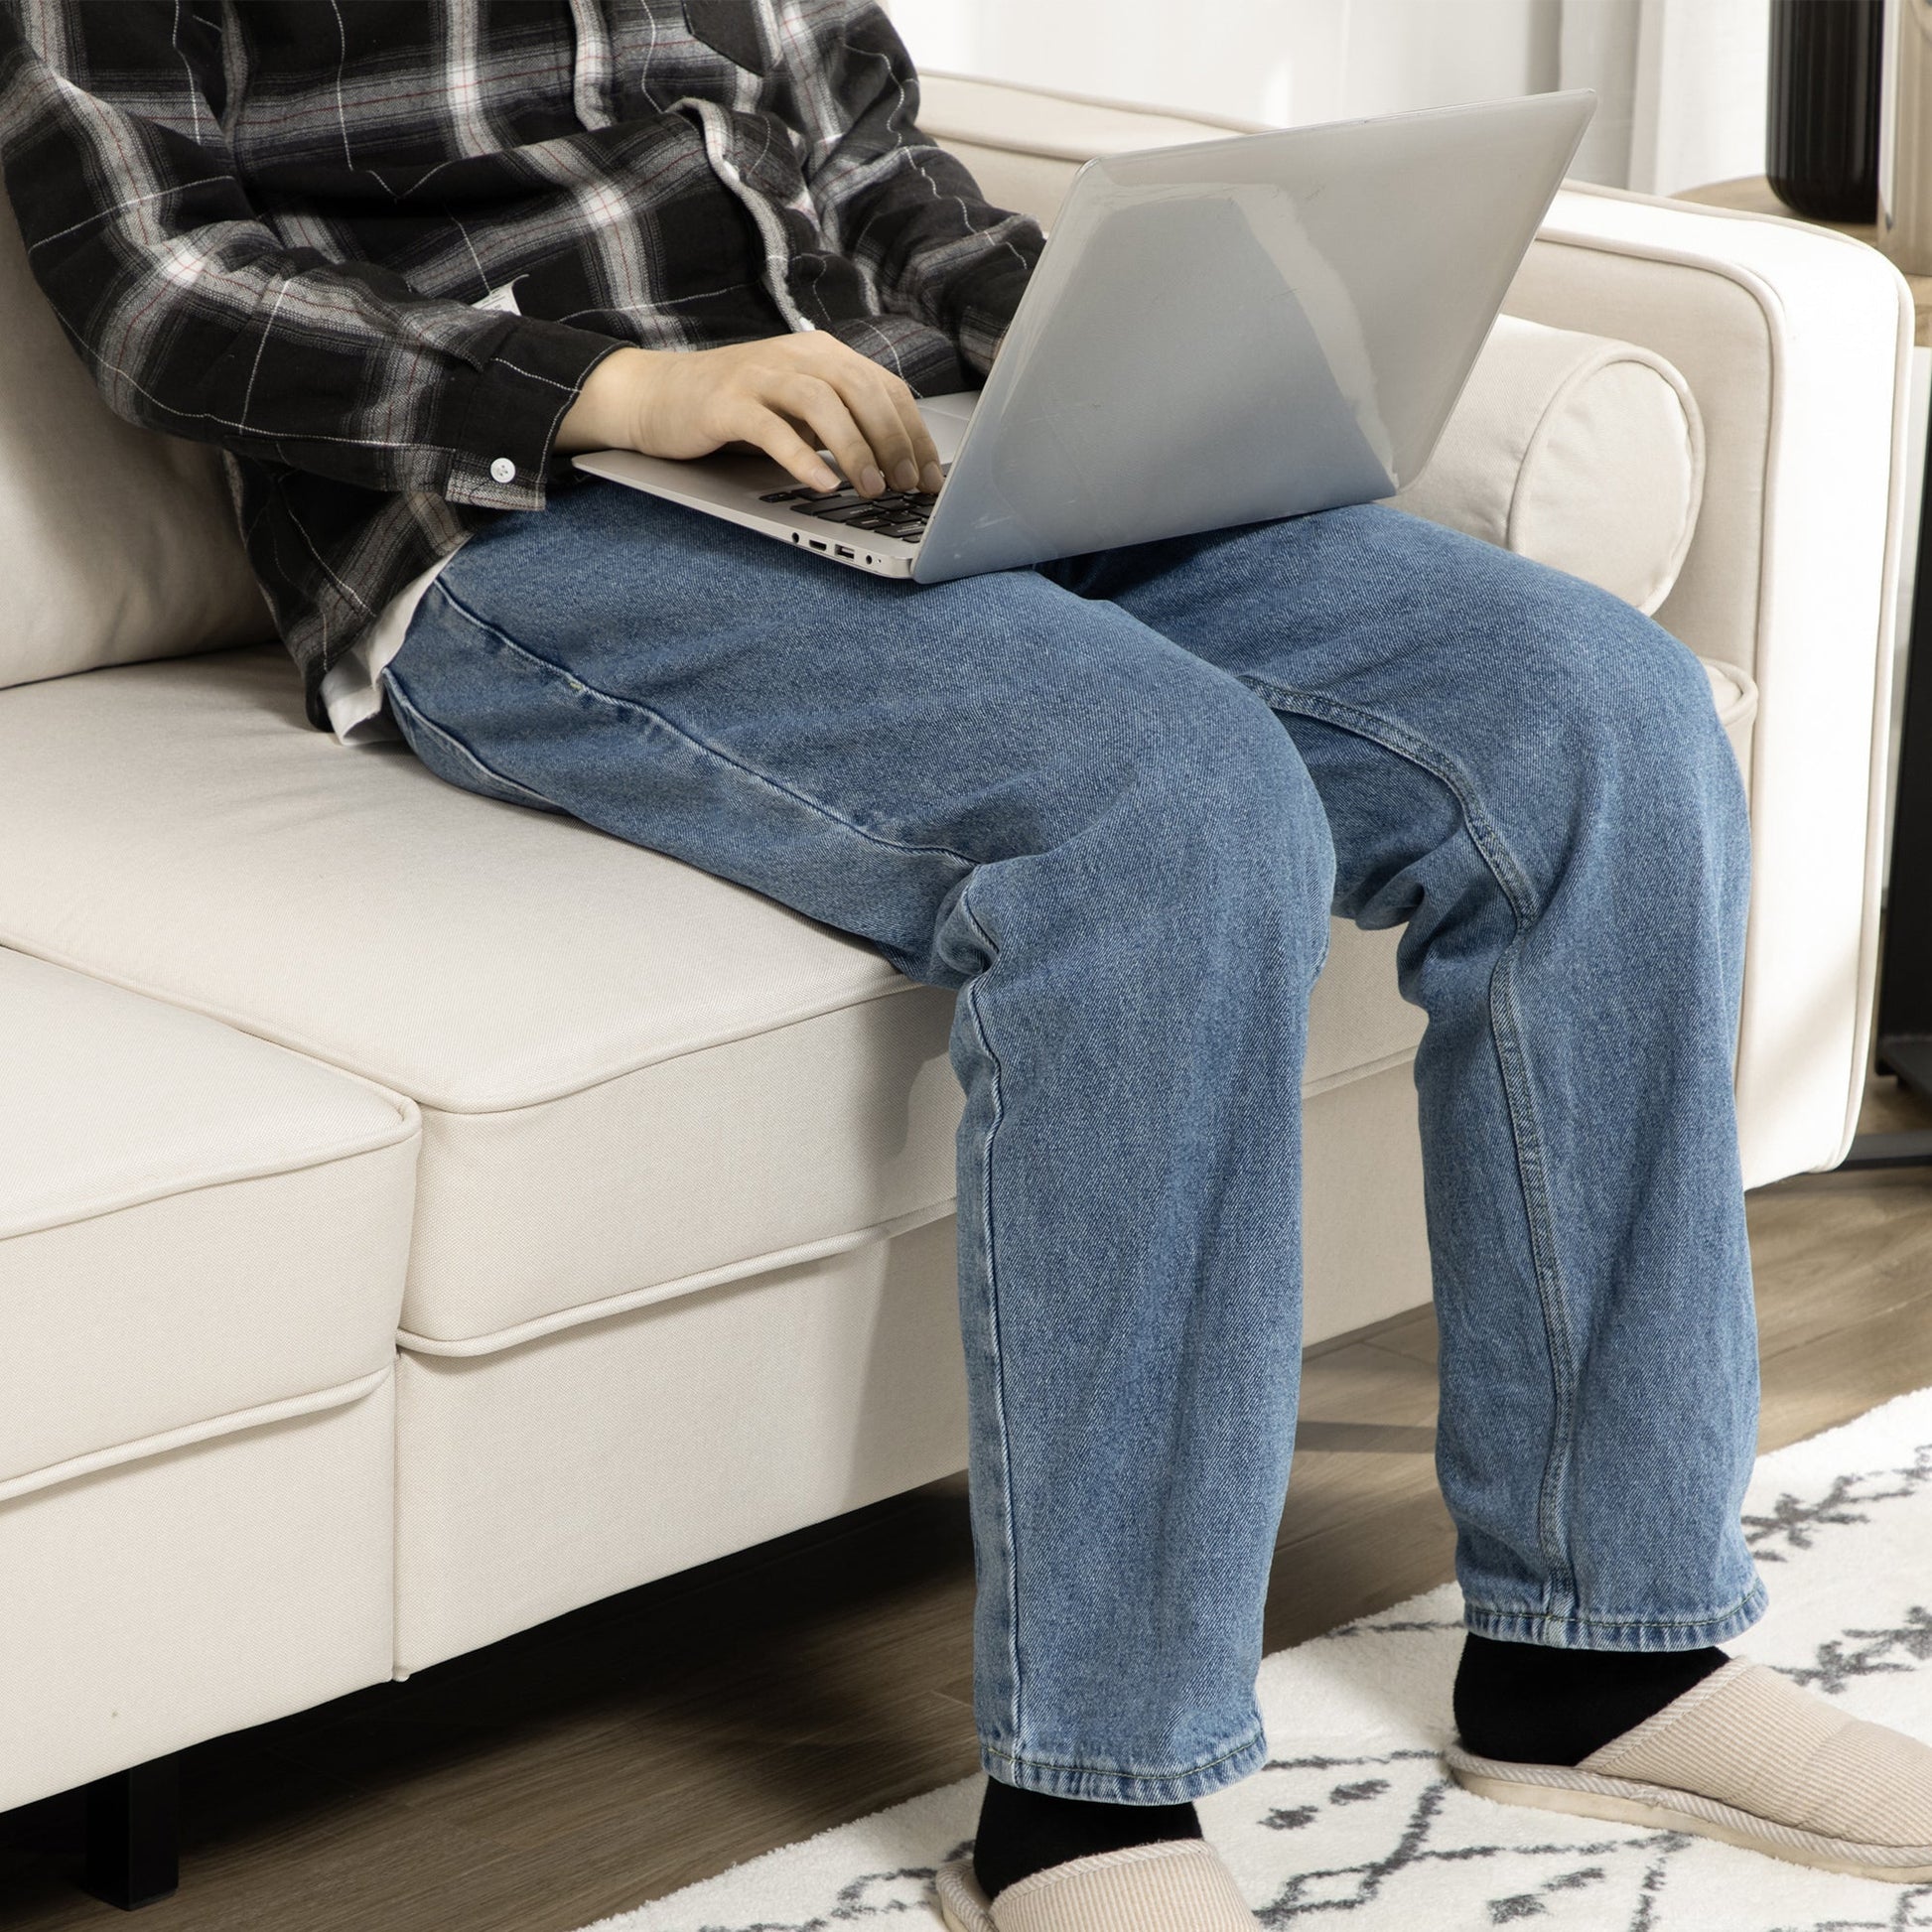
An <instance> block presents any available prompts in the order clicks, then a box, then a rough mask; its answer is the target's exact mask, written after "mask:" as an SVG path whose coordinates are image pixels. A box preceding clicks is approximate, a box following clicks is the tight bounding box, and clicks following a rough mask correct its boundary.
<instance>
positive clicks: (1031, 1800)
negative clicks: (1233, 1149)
mask: <svg viewBox="0 0 1932 1932" xmlns="http://www.w3.org/2000/svg"><path fill="white" fill-rule="evenodd" d="M1199 1837H1200V1820H1199V1819H1198V1818H1196V1817H1195V1816H1194V1808H1193V1806H1192V1805H1105V1804H1098V1803H1095V1802H1094V1801H1093V1800H1091V1799H1087V1798H1049V1797H1047V1796H1046V1795H1045V1794H1044V1793H1043V1792H1039V1791H1022V1790H1020V1789H1018V1788H1017V1787H1016V1786H1014V1785H1011V1784H1002V1783H1001V1782H1000V1781H999V1779H998V1778H988V1779H987V1781H986V1798H985V1801H984V1802H983V1803H982V1804H981V1806H980V1829H979V1837H978V1838H977V1839H975V1840H974V1841H973V1876H974V1877H975V1878H977V1879H978V1880H979V1881H980V1889H981V1890H982V1891H983V1892H985V1894H986V1895H987V1897H988V1898H989V1899H990V1898H995V1897H997V1896H998V1895H999V1894H1000V1893H1001V1892H1003V1891H1005V1890H1006V1888H1007V1887H1008V1886H1009V1885H1016V1884H1018V1883H1019V1882H1020V1880H1021V1879H1022V1878H1031V1877H1032V1876H1033V1874H1034V1873H1035V1871H1044V1870H1045V1869H1046V1868H1047V1866H1048V1865H1055V1864H1065V1863H1068V1861H1069V1860H1072V1859H1084V1858H1088V1857H1091V1856H1092V1855H1093V1854H1094V1853H1096V1852H1124V1851H1126V1850H1127V1848H1128V1847H1129V1846H1130V1845H1153V1844H1155V1843H1156V1842H1158V1841H1159V1840H1162V1839H1171V1838H1199Z"/></svg>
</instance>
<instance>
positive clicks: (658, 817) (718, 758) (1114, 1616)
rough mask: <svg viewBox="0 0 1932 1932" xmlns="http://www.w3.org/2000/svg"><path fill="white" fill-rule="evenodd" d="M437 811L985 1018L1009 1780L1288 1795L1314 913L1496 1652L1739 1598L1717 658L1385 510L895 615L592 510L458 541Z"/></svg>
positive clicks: (1107, 1792) (1000, 1647) (984, 1196)
mask: <svg viewBox="0 0 1932 1932" xmlns="http://www.w3.org/2000/svg"><path fill="white" fill-rule="evenodd" d="M386 676H387V685H388V692H389V696H390V700H391V703H392V705H393V707H394V710H395V712H396V714H397V717H398V719H399V722H400V723H401V725H402V728H403V731H404V733H405V735H406V736H407V738H408V740H409V742H410V744H411V745H412V747H413V748H414V750H415V751H416V753H417V755H418V756H419V757H420V758H421V759H422V760H423V761H424V762H425V763H426V764H427V765H428V766H429V767H430V768H431V769H432V770H433V771H435V772H437V773H439V774H440V775H441V776H443V777H445V778H447V779H449V780H450V781H451V782H453V783H455V784H459V785H463V786H466V787H468V788H470V789H471V790H474V791H480V792H484V793H487V794H489V795H491V796H495V797H500V798H508V799H512V800H517V801H520V802H522V803H525V804H530V805H541V806H549V807H551V808H553V809H561V810H563V811H567V812H569V813H572V814H574V815H575V816H576V817H578V818H580V819H584V820H587V821H588V822H589V823H591V824H593V825H596V826H600V827H602V828H603V829H604V830H606V831H608V832H611V833H614V834H616V835H617V836H619V837H621V838H624V839H628V840H631V841H633V842H634V843H636V844H639V845H647V846H651V847H653V848H655V849H656V850H658V851H660V852H666V853H670V854H672V855H674V856H675V857H677V858H679V859H682V860H685V861H688V862H689V863H690V864H692V865H694V866H698V867H701V868H703V869H704V870H705V871H706V872H710V873H714V874H720V875H722V876H724V877H726V878H728V879H734V880H737V881H738V882H740V883H741V884H743V885H746V886H749V887H752V888H754V889H756V890H757V891H759V892H760V893H764V894H766V895H768V896H769V897H772V898H775V899H781V900H783V901H784V902H785V903H786V904H787V905H790V906H793V907H795V908H797V909H798V910H800V911H802V912H805V913H807V914H809V915H810V916H811V917H813V918H816V919H820V920H823V921H825V922H826V923H828V924H830V925H833V926H837V927H841V928H843V929H844V930H846V931H849V932H852V933H856V934H860V935H863V936H864V937H865V938H866V939H868V940H870V941H871V942H872V943H873V944H874V945H875V946H877V947H878V948H879V949H880V950H881V951H882V952H883V953H884V954H885V956H886V957H887V958H888V959H889V960H891V961H892V963H893V964H894V965H896V966H897V967H898V968H899V969H900V970H901V971H903V972H905V973H906V974H908V975H910V976H911V977H912V978H913V979H915V980H919V981H922V982H925V983H927V984H930V985H935V986H943V987H948V988H951V989H953V990H954V991H955V992H956V993H957V994H958V998H957V1000H956V1002H955V1008H954V1019H953V1025H952V1031H951V1060H952V1065H953V1069H954V1071H955V1073H956V1074H957V1076H958V1079H959V1081H960V1084H961V1086H962V1088H963V1089H964V1094H965V1113H964V1118H963V1120H962V1122H961V1125H960V1129H959V1141H958V1186H959V1196H958V1198H959V1306H960V1317H961V1325H962V1329H963V1333H964V1338H965V1349H966V1363H967V1374H968V1381H969V1387H970V1400H971V1417H972V1444H971V1490H972V1513H973V1530H974V1542H975V1550H976V1556H977V1564H978V1577H979V1595H978V1607H977V1612H976V1621H975V1653H974V1654H975V1677H976V1688H975V1705H976V1718H977V1722H978V1726H979V1732H980V1737H981V1742H982V1748H983V1752H984V1761H985V1764H986V1767H987V1769H988V1770H989V1771H991V1772H993V1773H994V1774H996V1775H997V1776H999V1777H1001V1778H1003V1779H1004V1780H1006V1781H1007V1782H1008V1783H1012V1784H1018V1785H1022V1786H1027V1787H1030V1788H1032V1789H1035V1790H1038V1791H1046V1792H1056V1793H1060V1794H1062V1795H1065V1796H1069V1797H1085V1798H1098V1799H1109V1800H1115V1801H1126V1802H1139V1803H1150V1804H1153V1803H1173V1802H1177V1801H1179V1800H1183V1799H1188V1798H1193V1797H1197V1796H1199V1795H1200V1794H1202V1793H1204V1792H1207V1791H1211V1790H1213V1789H1215V1788H1216V1787H1218V1786H1220V1785H1223V1784H1227V1783H1229V1782H1231V1781H1232V1780H1234V1779H1235V1778H1238V1777H1240V1776H1242V1775H1243V1774H1245V1773H1247V1772H1249V1771H1252V1770H1253V1769H1255V1768H1256V1767H1257V1766H1258V1765H1259V1764H1260V1763H1261V1761H1262V1757H1263V1739H1262V1731H1261V1725H1260V1722H1259V1718H1258V1714H1257V1711H1256V1706H1255V1699H1254V1682H1255V1673H1256V1668H1257V1666H1258V1664H1259V1662H1260V1655H1261V1630H1262V1606H1263V1597H1264V1593H1265V1591H1266V1588H1267V1584H1268V1574H1269V1561H1270V1558H1271V1556H1272V1554H1273V1551H1274V1544H1275V1537H1276V1534H1277V1531H1278V1526H1279V1522H1280V1517H1281V1511H1282V1504H1283V1497H1284V1493H1285V1491H1286V1488H1287V1484H1288V1472H1289V1456H1290V1450H1291V1445H1292V1442H1293V1438H1294V1434H1295V1412H1296V1394H1297V1382H1298V1371H1299V1363H1300V1355H1301V1293H1300V1288H1301V1284H1300V1253H1299V1248H1300V1232H1301V1229H1300V1186H1301V1177H1300V1144H1299V1140H1300V1126H1299V1115H1300V1081H1301V1074H1302V1059H1303V1041H1304V1035H1305V1033H1306V1028H1307V1016H1308V1001H1309V989H1310V987H1311V985H1312V983H1313V981H1314V978H1315V975H1316V973H1317V972H1318V971H1319V970H1320V968H1321V963H1322V958H1323V954H1324V950H1325V947H1326V942H1327V930H1328V917H1329V912H1330V909H1331V908H1332V909H1333V910H1334V911H1336V912H1337V913H1340V914H1343V915H1345V916H1347V917H1349V918H1352V919H1354V920H1356V921H1357V922H1358V923H1359V924H1362V925H1365V926H1389V925H1397V924H1400V925H1402V926H1403V927H1404V928H1405V929H1404V933H1403V937H1402V941H1401V952H1400V968H1399V971H1400V984H1401V989H1402V992H1403V994H1404V995H1405V997H1407V998H1408V999H1409V1000H1411V1001H1413V1002H1414V1003H1415V1004H1417V1005H1418V1006H1420V1007H1421V1008H1423V1009H1424V1011H1425V1012H1426V1013H1427V1015H1428V1029H1427V1033H1426V1035H1425V1037H1424V1040H1423V1044H1422V1048H1421V1051H1420V1053H1419V1054H1418V1057H1417V1060H1416V1084H1417V1088H1418V1091H1419V1096H1420V1107H1421V1120H1422V1135H1423V1143H1424V1160H1425V1173H1426V1184H1427V1198H1428V1209H1429V1225H1430V1242H1431V1254H1432V1262H1433V1269H1434V1278H1435V1297H1436V1307H1437V1311H1438V1314H1439V1317H1440V1322H1441V1329H1442V1369H1441V1376H1442V1405H1441V1424H1440V1431H1439V1447H1438V1467H1439V1472H1440V1477H1441V1481H1442V1487H1443V1493H1444V1495H1445V1497H1446V1498H1447V1500H1448V1503H1449V1509H1450V1511H1451V1512H1452V1514H1453V1517H1454V1520H1455V1524H1456V1529H1457V1546H1456V1574H1457V1577H1458V1579H1459V1581H1460V1583H1461V1587H1462V1590H1463V1594H1464V1596H1465V1598H1466V1601H1467V1620H1468V1625H1469V1627H1470V1628H1471V1629H1473V1630H1477V1631H1480V1632H1482V1633H1483V1634H1484V1635H1487V1636H1491V1637H1500V1638H1508V1639H1513V1640H1516V1641H1520V1642H1531V1643H1542V1644H1554V1645H1564V1646H1572V1647H1578V1648H1585V1649H1598V1650H1678V1649H1690V1648H1694V1647H1696V1646H1699V1645H1703V1644H1710V1643H1717V1642H1721V1641H1723V1640H1724V1639H1725V1638H1727V1637H1730V1636H1732V1635H1734V1634H1735V1633H1736V1632H1737V1631H1739V1630H1742V1629H1743V1628H1745V1626H1746V1625H1748V1624H1750V1623H1752V1622H1753V1621H1755V1620H1756V1618H1757V1617H1758V1615H1759V1614H1760V1613H1761V1611H1762V1607H1763V1603H1764V1594H1763V1587H1762V1585H1761V1583H1760V1582H1759V1581H1758V1579H1757V1577H1756V1574H1755V1572H1754V1569H1753V1566H1752V1564H1751V1560H1750V1558H1749V1555H1748V1554H1747V1552H1746V1550H1745V1547H1744V1543H1743V1539H1742V1534H1741V1530H1740V1525H1739V1520H1738V1519H1739V1508H1740V1504H1741V1500H1742V1495H1743V1488H1744V1482H1745V1477H1746V1475H1747V1473H1748V1472H1749V1469H1750V1464H1751V1456H1752V1451H1753V1448H1754V1441H1755V1431H1756V1407H1757V1366H1756V1348H1755V1327H1754V1320H1753V1311H1752V1302H1751V1286H1750V1271H1749V1259H1748V1255H1747V1252H1746V1248H1745V1238H1744V1216H1743V1200H1742V1192H1741V1187H1740V1181H1739V1174H1738V1165H1737V1151H1736V1136H1735V1126H1734V1120H1733V1113H1732V1104H1731V1056H1732V1049H1733V1044H1734V1040H1735V1034H1736V1020H1737V1005H1738V991H1739V975H1740V966H1741V958H1742V950H1743V919H1744V907H1745V897H1746V889H1747V870H1748V860H1747V836H1746V826H1745V817H1744V804H1743V796H1742V789H1741V786H1740V784H1739V780H1738V774H1737V770H1736V767H1735V763H1734V761H1733V759H1732V757H1731V753H1730V749H1729V746H1728V744H1727V743H1726V741H1725V737H1724V734H1723V731H1722V729H1721V728H1720V726H1719V724H1718V721H1717V717H1716V714H1715V711H1714V709H1713V706H1712V703H1711V697H1710V692H1709V687H1708V685H1707V683H1706V680H1705V676H1704V673H1703V670H1702V669H1701V667H1700V666H1699V665H1698V663H1697V661H1696V660H1695V659H1694V658H1693V657H1692V656H1691V654H1690V653H1689V652H1688V651H1687V650H1686V649H1685V648H1684V647H1683V646H1682V645H1681V644H1679V643H1678V642H1677V641H1676V640H1675V639H1673V638H1672V637H1670V636H1669V635H1668V634H1667V633H1666V632H1665V631H1663V630H1662V629H1661V628H1659V627H1658V626H1657V625H1656V624H1654V623H1652V622H1651V621H1649V620H1648V619H1646V618H1643V617H1640V616H1639V615H1638V614H1637V613H1636V612H1634V611H1632V610H1631V609H1630V608H1629V607H1628V606H1626V605H1624V604H1622V603H1620V602H1619V601H1618V600H1617V599H1615V598H1613V597H1611V596H1608V595H1607V594H1605V593H1602V592H1599V591H1596V590H1594V589H1591V588H1590V587H1588V586H1587V585H1585V584H1583V583H1581V582H1579V581H1578V580H1577V579H1575V578H1572V577H1568V576H1565V575H1563V574H1561V573H1560V572H1557V571H1553V570H1549V569H1545V568H1543V567H1542V566H1540V565H1537V564H1533V563H1529V562H1526V561H1524V560H1523V559H1521V558H1519V557H1515V556H1512V555H1509V554H1508V553H1506V552H1504V551H1502V550H1498V549H1494V548H1492V547H1490V546H1488V545H1486V544H1483V543H1480V542H1477V541H1475V540H1474V539H1471V538H1466V537H1462V536H1459V535H1457V534H1455V533H1453V532H1450V531H1447V530H1443V529H1439V528H1437V527H1435V526H1433V525H1431V524H1428V523H1423V522H1419V521H1417V520H1415V519H1414V518H1411V517H1408V516H1405V515H1403V514H1401V513H1400V512H1397V511H1394V510H1390V509H1386V508H1381V507H1374V506H1369V507H1362V508H1355V509H1343V510H1334V511H1329V512H1326V513H1324V514H1320V515H1313V516H1305V517H1299V518H1293V519H1290V520H1287V521H1283V522H1277V523H1266V524H1256V525H1251V526H1248V527H1245V528H1241V529H1234V530H1225V531H1220V532H1216V533H1213V534H1210V535H1205V536H1195V537H1187V538H1181V539H1177V540H1175V541H1173V542H1166V543H1152V544H1142V545H1137V546H1133V547H1130V548H1125V549H1119V550H1113V551H1106V552H1101V553H1098V554H1095V555H1092V556H1086V557H1079V558H1074V559H1071V560H1069V561H1065V562H1060V563H1054V564H1047V565H1042V566H1040V567H1038V568H1036V569H1033V570H1016V571H1006V572H1001V573H998V574H995V575H991V576H985V577H977V578H969V579H966V580H964V581H962V582H958V583H951V584H942V585H937V586H931V587H920V586H916V585H912V584H905V583H896V582H888V581H885V580H883V579H880V578H875V577H868V576H865V575H862V574H861V573H859V572H857V571H850V570H844V569H840V568H838V567H837V566H835V565H831V564H827V563H825V562H822V561H819V560H817V559H814V558H811V557H809V556H801V555H799V554H798V553H796V552H794V551H792V550H791V549H789V548H788V547H785V546H781V545H779V544H776V543H772V542H770V541H769V540H767V539H764V538H760V537H757V536H754V535H751V534H750V533H748V532H745V531H742V530H739V529H736V528H734V527H733V526H732V525H730V524H727V523H723V522H719V521H715V520H713V519H711V518H708V517H705V516H701V515H699V514H697V513H696V512H694V511H690V510H686V509H682V508H679V507H677V506H675V505H672V504H668V503H664V502H661V501H658V500H655V499H653V498H650V497H647V496H643V495H640V494H638V493H636V492H634V491H631V490H626V489H624V488H621V486H618V485H616V484H610V483H593V484H589V485H587V486H584V487H581V488H577V489H573V490H570V491H567V492H561V493H560V494H559V495H558V497H557V498H556V500H555V501H554V502H553V503H552V504H551V506H550V507H549V508H548V509H547V510H545V511H543V512H541V513H539V514H533V515H511V516H505V517H503V518H502V519H500V520H499V521H497V522H496V523H494V524H492V525H490V526H489V527H488V528H487V529H485V530H484V531H483V533H482V534H481V535H479V536H477V537H475V538H473V539H472V540H471V542H470V543H469V545H468V546H467V547H466V548H465V549H464V550H463V551H462V552H460V553H459V555H458V556H457V557H456V559H455V560H454V562H453V563H452V564H451V565H450V567H449V568H448V569H447V570H446V571H445V572H444V574H443V576H442V578H441V579H440V580H439V581H438V583H437V584H436V586H435V588H434V589H433V590H432V592H431V593H430V595H429V596H428V597H427V598H426V599H425V601H424V602H423V604H422V605H421V607H420V608H419V610H418V612H417V614H416V617H415V619H414V621H413V622H412V623H411V625H410V628H409V632H408V636H407V638H406V640H405V642H404V645H403V648H402V650H401V651H400V653H399V654H398V655H397V657H396V658H395V660H394V662H393V663H392V664H391V666H390V668H389V670H388V672H387V674H386Z"/></svg>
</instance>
